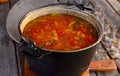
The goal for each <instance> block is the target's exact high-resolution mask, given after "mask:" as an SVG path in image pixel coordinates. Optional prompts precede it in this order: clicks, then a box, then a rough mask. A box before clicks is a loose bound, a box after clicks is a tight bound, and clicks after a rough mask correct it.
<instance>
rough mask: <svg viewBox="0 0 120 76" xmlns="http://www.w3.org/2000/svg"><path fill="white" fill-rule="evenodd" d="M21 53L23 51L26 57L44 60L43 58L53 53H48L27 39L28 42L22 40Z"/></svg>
mask: <svg viewBox="0 0 120 76" xmlns="http://www.w3.org/2000/svg"><path fill="white" fill-rule="evenodd" d="M19 51H22V52H23V53H24V54H25V55H27V56H29V57H34V58H42V57H43V56H45V55H47V54H51V53H52V52H50V51H46V50H44V49H41V48H38V47H36V46H35V45H34V42H33V41H31V40H29V39H27V40H26V41H25V40H21V43H20V45H19Z"/></svg>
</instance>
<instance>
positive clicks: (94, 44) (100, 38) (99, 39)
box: [18, 5, 104, 53]
mask: <svg viewBox="0 0 120 76" xmlns="http://www.w3.org/2000/svg"><path fill="white" fill-rule="evenodd" d="M51 8H52V9H54V8H55V9H63V10H69V11H74V12H75V13H82V14H84V15H88V16H91V17H93V18H94V19H95V20H96V21H97V23H98V25H100V27H101V31H100V29H99V31H100V33H99V34H98V39H97V41H96V42H95V43H93V44H92V45H90V46H88V47H85V48H82V49H78V50H73V51H72V50H71V51H59V50H57V51H55V50H51V49H45V48H40V47H39V48H40V49H43V50H45V51H50V52H58V53H73V52H79V51H83V50H87V49H89V48H92V47H94V46H96V45H97V44H99V42H100V41H101V40H102V37H103V31H104V29H103V26H102V23H101V22H99V20H98V19H97V18H96V17H95V16H93V15H92V14H90V13H87V12H84V11H80V10H79V11H78V10H75V9H70V8H64V7H63V6H59V5H58V6H46V7H42V8H38V9H35V10H33V11H30V12H28V13H27V14H26V15H25V16H24V17H23V18H22V19H21V20H20V23H19V26H18V29H19V32H20V35H21V38H22V39H23V40H24V41H26V38H25V36H23V34H22V31H21V25H22V23H23V21H24V20H25V19H26V18H27V17H28V16H29V15H31V14H32V13H35V12H37V11H40V10H44V9H51ZM38 17H40V16H38ZM36 18H37V17H36ZM35 46H36V45H35Z"/></svg>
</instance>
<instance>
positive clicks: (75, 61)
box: [19, 6, 103, 76]
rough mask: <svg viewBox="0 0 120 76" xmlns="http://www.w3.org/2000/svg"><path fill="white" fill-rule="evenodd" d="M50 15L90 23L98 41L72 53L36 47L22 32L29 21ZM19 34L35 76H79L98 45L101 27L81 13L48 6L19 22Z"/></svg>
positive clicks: (101, 31)
mask: <svg viewBox="0 0 120 76" xmlns="http://www.w3.org/2000/svg"><path fill="white" fill-rule="evenodd" d="M52 13H62V14H68V15H73V16H77V17H80V18H83V19H85V20H86V21H88V22H90V23H91V24H92V25H93V26H94V27H95V28H96V30H97V32H98V40H97V41H96V42H95V43H94V44H92V45H90V46H88V47H86V48H83V49H80V50H73V51H55V50H49V49H45V48H40V47H37V46H36V45H35V44H34V41H31V40H29V39H27V38H25V37H24V36H23V34H22V33H23V30H24V27H25V26H26V24H27V23H29V22H30V21H31V20H33V19H35V18H37V17H40V16H43V15H47V14H52ZM19 29H20V33H21V36H22V41H23V45H22V48H24V50H23V52H24V53H25V54H26V55H28V57H27V58H28V61H29V63H30V66H31V68H32V70H33V71H35V73H36V74H37V76H81V75H82V74H83V73H84V71H85V70H86V69H87V68H88V66H89V64H90V62H91V60H92V58H93V57H94V54H95V51H96V48H97V45H98V43H99V42H100V41H101V39H102V34H103V27H102V25H101V24H100V23H99V21H98V20H97V19H96V18H95V17H93V16H92V15H90V14H89V13H85V12H83V11H77V10H73V9H69V8H64V7H62V6H48V7H43V8H40V9H36V10H33V11H31V12H29V13H28V14H27V15H25V17H24V18H23V19H22V20H21V22H20V27H19Z"/></svg>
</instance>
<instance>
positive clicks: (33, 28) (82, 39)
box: [23, 14, 98, 51]
mask: <svg viewBox="0 0 120 76" xmlns="http://www.w3.org/2000/svg"><path fill="white" fill-rule="evenodd" d="M23 35H24V36H25V37H27V38H29V39H31V40H33V41H34V42H35V43H36V46H38V47H40V48H45V49H50V50H55V51H73V50H78V49H82V48H85V47H88V46H90V45H91V44H93V43H95V42H96V41H97V39H98V34H97V31H96V29H95V28H94V27H93V26H92V24H90V23H89V22H87V21H85V20H84V19H82V18H79V17H76V16H72V15H66V14H49V15H45V16H41V17H38V18H36V19H34V20H32V21H30V22H29V23H28V24H27V25H26V26H25V28H24V30H23Z"/></svg>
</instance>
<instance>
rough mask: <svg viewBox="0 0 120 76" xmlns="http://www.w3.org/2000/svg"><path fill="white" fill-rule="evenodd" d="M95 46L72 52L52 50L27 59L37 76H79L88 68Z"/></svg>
mask: <svg viewBox="0 0 120 76" xmlns="http://www.w3.org/2000/svg"><path fill="white" fill-rule="evenodd" d="M96 47H97V45H96V46H94V47H91V48H89V49H86V50H83V51H78V52H72V53H57V52H53V53H51V54H48V55H45V56H43V57H42V58H39V59H36V58H31V57H27V59H28V61H29V64H30V66H31V68H32V70H33V71H34V72H35V73H36V74H37V76H81V75H82V74H83V72H84V71H85V70H86V69H87V68H88V66H89V63H90V62H91V60H92V58H93V56H94V54H95V51H96Z"/></svg>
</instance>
